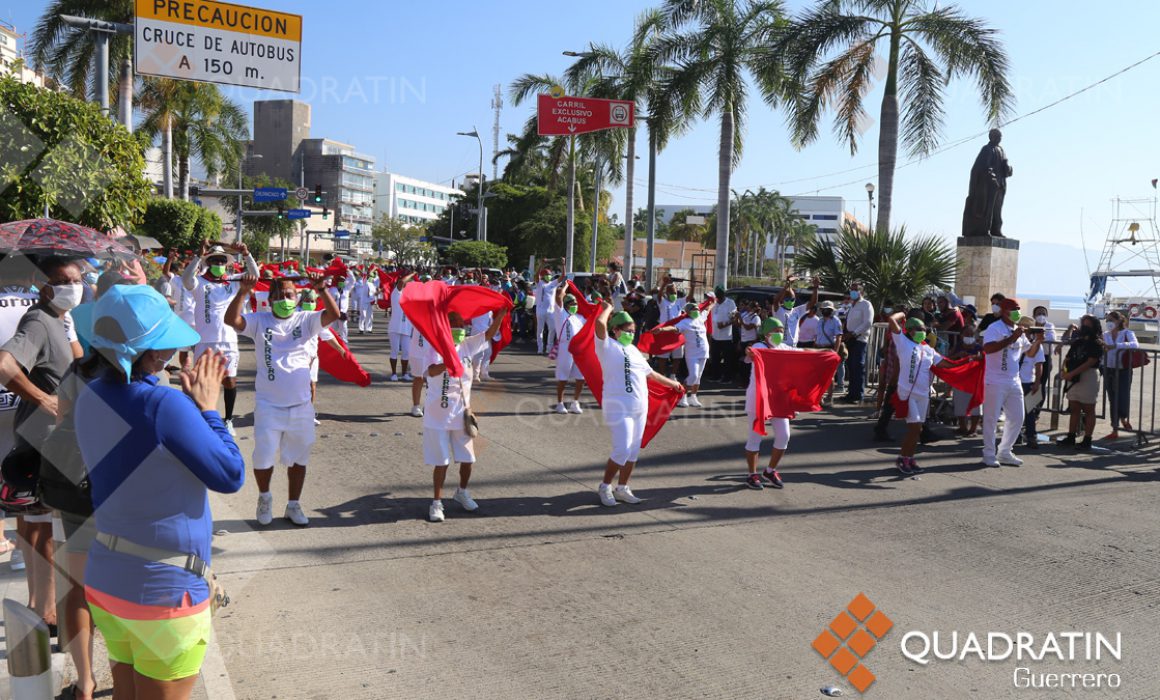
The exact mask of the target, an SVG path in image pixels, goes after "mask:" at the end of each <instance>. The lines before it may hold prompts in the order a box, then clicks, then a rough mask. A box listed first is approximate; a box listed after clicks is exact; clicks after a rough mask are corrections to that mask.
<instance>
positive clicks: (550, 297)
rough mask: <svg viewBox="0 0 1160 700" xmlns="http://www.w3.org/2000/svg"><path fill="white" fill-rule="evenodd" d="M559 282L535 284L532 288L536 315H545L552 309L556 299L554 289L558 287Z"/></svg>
mask: <svg viewBox="0 0 1160 700" xmlns="http://www.w3.org/2000/svg"><path fill="white" fill-rule="evenodd" d="M559 286H560V283H559V282H536V284H535V286H534V287H532V289H533V291H534V292H535V295H536V311H537V312H538V313H545V312H546V311H548V309H550V308H551V307H552V305H553V304H554V303H555V299H556V287H559Z"/></svg>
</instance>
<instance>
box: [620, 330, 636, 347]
mask: <svg viewBox="0 0 1160 700" xmlns="http://www.w3.org/2000/svg"><path fill="white" fill-rule="evenodd" d="M632 335H633V334H632V333H629V332H628V331H623V332H621V334H620V335H618V336H616V342H618V343H620V344H621V345H623V346H624V347H628V346H629V345H632Z"/></svg>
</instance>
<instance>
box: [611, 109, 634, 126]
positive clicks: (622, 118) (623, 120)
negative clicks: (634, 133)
mask: <svg viewBox="0 0 1160 700" xmlns="http://www.w3.org/2000/svg"><path fill="white" fill-rule="evenodd" d="M628 114H629V112H628V107H627V106H626V105H612V114H611V115H610V116H609V119H608V121H609V122H610V123H612V124H625V125H627V124H628Z"/></svg>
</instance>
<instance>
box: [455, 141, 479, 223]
mask: <svg viewBox="0 0 1160 700" xmlns="http://www.w3.org/2000/svg"><path fill="white" fill-rule="evenodd" d="M455 133H456V135H457V136H473V137H475V140H476V141H478V142H479V182H477V183H476V186H477V187H479V196H478V197H477V198H476V204H475V206H476V208H477V209H478V211H477V212H476V214H475V219H476V222H475V223H476V226H475V240H477V241H482V240H483V139H481V138H479V129H475V128H473V129H472V130H471V131H457V132H455Z"/></svg>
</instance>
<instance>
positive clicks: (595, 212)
mask: <svg viewBox="0 0 1160 700" xmlns="http://www.w3.org/2000/svg"><path fill="white" fill-rule="evenodd" d="M593 179H594V180H595V181H596V185H595V187H593V188H592V189H593V194H592V259H591V261H590V262H589V271H590V272H591V273H592V274H596V242H597V235H598V234H599V233H600V156H596V165H595V167H594V168H593Z"/></svg>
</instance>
